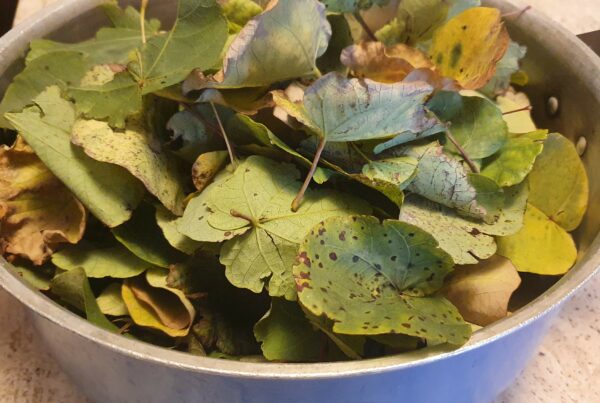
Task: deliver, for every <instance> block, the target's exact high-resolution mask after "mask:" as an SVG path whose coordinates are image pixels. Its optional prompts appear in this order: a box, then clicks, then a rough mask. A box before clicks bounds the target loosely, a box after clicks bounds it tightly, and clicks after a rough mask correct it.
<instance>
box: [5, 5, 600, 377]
mask: <svg viewBox="0 0 600 403" xmlns="http://www.w3.org/2000/svg"><path fill="white" fill-rule="evenodd" d="M103 2H104V1H103V0H63V1H60V2H56V3H54V4H53V5H50V6H49V7H47V8H45V9H44V10H42V11H40V12H38V13H36V14H35V15H33V16H32V17H30V18H28V19H26V20H25V21H24V22H22V23H21V24H19V25H17V26H16V27H14V28H13V29H12V30H11V31H10V32H8V33H7V34H6V35H5V36H3V37H2V38H0V55H3V54H5V53H8V54H9V55H10V56H11V58H10V59H11V60H9V57H6V58H5V57H2V58H0V74H2V73H3V72H4V70H5V69H6V68H7V67H8V65H10V63H12V62H13V61H14V59H15V57H13V56H15V55H21V54H22V53H23V52H24V51H25V50H26V49H27V48H28V44H29V41H30V38H37V37H41V36H44V35H45V34H47V33H49V32H52V31H53V30H54V29H57V28H59V27H60V26H61V25H63V24H64V22H66V21H68V20H70V19H72V18H73V16H77V15H81V14H83V13H85V12H87V11H89V10H90V9H92V8H94V7H96V6H98V5H99V4H102V3H103ZM487 3H488V4H491V5H493V6H495V7H498V8H500V9H502V11H503V12H511V11H515V10H521V9H522V8H523V7H522V6H521V5H519V4H517V3H515V2H513V0H489V1H487ZM518 24H519V25H523V26H525V25H527V26H537V27H539V28H543V29H545V30H552V31H554V32H555V33H557V34H558V35H559V36H561V37H562V38H563V39H564V43H562V44H561V45H560V46H561V49H562V47H565V46H567V48H566V49H567V51H568V52H569V57H573V58H576V59H577V60H586V63H588V64H589V65H591V66H592V68H590V69H587V70H586V71H585V72H583V73H582V74H583V75H586V74H587V75H589V76H590V77H589V78H590V82H598V84H599V85H596V86H594V90H593V92H594V96H595V97H596V98H597V99H599V100H600V80H598V79H597V77H596V76H594V77H592V72H594V71H595V72H597V71H600V58H598V57H597V56H596V55H595V54H594V53H593V52H592V51H591V50H590V49H589V48H588V47H587V46H586V45H585V44H584V43H583V42H581V41H580V40H579V39H577V38H576V37H575V36H574V35H573V34H571V33H570V32H569V31H567V30H566V29H565V28H563V27H561V26H559V25H558V24H556V23H555V22H553V21H551V20H550V19H549V18H547V17H545V16H544V15H543V14H541V13H540V12H538V11H536V10H528V11H527V13H525V14H524V15H522V16H521V18H520V20H519V21H518ZM42 27H43V28H42ZM599 102H600V101H599ZM599 265H600V234H599V235H597V236H596V237H595V239H594V241H593V242H592V244H591V245H590V246H589V248H588V251H587V253H586V255H585V256H584V257H583V258H582V259H581V260H580V261H579V262H578V263H577V264H576V265H575V266H574V267H573V268H572V269H571V270H570V271H569V273H567V274H566V275H565V276H564V277H563V278H562V279H561V280H559V281H558V282H557V283H556V284H555V285H554V286H553V287H551V288H550V289H549V290H547V291H546V292H545V293H544V294H542V295H541V296H539V297H538V298H536V299H535V300H534V301H532V302H531V303H529V304H527V305H526V306H524V307H523V308H521V309H519V310H518V311H516V312H515V313H514V314H513V315H511V316H509V317H507V318H504V319H502V320H499V321H498V322H495V323H494V324H492V325H489V326H486V327H484V328H482V329H481V330H479V331H477V332H475V333H474V334H473V336H472V337H471V339H470V340H469V342H468V343H467V344H465V345H464V346H462V347H461V348H459V349H455V350H449V349H448V347H445V346H438V347H432V348H428V349H424V350H420V351H417V352H413V353H406V354H401V355H395V356H387V357H382V358H375V359H365V360H360V361H344V362H337V363H311V364H295V363H251V362H239V361H230V360H222V359H215V358H209V357H198V356H193V355H190V354H187V353H183V352H177V351H171V350H168V349H165V348H161V347H158V346H154V345H151V344H148V343H145V342H140V341H136V340H131V339H128V338H125V337H123V336H121V335H117V334H114V333H110V332H108V331H106V330H103V329H100V328H98V327H96V326H94V325H93V324H91V323H89V322H88V321H86V320H85V319H83V318H81V317H79V316H78V315H76V314H74V313H72V312H70V311H69V310H67V309H66V308H63V307H61V306H60V305H58V304H56V303H54V302H52V301H51V300H50V299H49V298H48V297H46V296H45V295H43V294H42V293H40V292H38V291H37V290H35V289H33V288H32V287H30V286H29V285H28V284H26V283H25V282H24V280H22V279H21V278H20V277H19V275H18V274H16V273H15V272H14V271H13V270H7V269H8V267H7V262H6V261H5V260H4V259H3V258H1V257H0V286H2V287H3V288H4V289H5V290H6V291H8V292H9V293H10V294H11V295H12V296H13V297H15V298H16V299H18V300H19V301H20V302H22V303H23V304H24V305H26V306H27V307H28V308H29V309H30V310H32V311H34V312H35V313H36V314H38V315H39V316H41V317H42V318H44V319H45V320H48V321H50V322H53V323H54V324H56V325H58V326H60V327H62V328H64V329H66V330H68V331H70V332H73V333H75V334H77V335H79V336H80V337H83V338H85V339H88V340H89V341H90V342H94V343H98V344H100V345H102V346H103V347H105V348H107V349H110V350H113V351H115V352H118V353H120V354H123V355H126V356H128V357H131V358H134V359H138V360H143V361H146V362H148V363H149V364H155V365H164V366H167V367H172V368H176V369H180V370H186V371H190V372H194V373H200V374H207V375H216V376H227V377H243V378H249V379H257V380H259V379H284V380H285V379H287V380H294V379H298V380H299V379H330V378H340V377H351V376H357V375H366V374H378V373H383V372H388V371H391V370H403V369H409V368H412V367H418V366H422V365H427V364H430V363H434V362H436V361H441V360H444V359H447V358H451V357H454V356H457V355H460V354H466V353H469V352H471V351H474V350H477V349H479V348H482V347H484V346H486V345H488V344H490V343H493V342H494V341H496V340H498V339H500V338H502V337H505V336H507V335H509V334H511V333H513V332H516V331H518V330H519V329H521V328H524V327H526V326H528V325H529V324H530V323H532V322H534V321H536V320H537V319H538V318H540V317H542V316H545V315H546V314H549V313H550V312H551V311H552V310H554V309H555V308H558V307H559V306H560V305H561V304H562V303H563V302H564V301H565V300H566V299H567V298H568V297H569V296H571V295H572V294H573V293H574V292H575V291H577V290H578V289H579V288H580V287H581V286H582V285H583V284H584V283H585V282H586V281H587V280H588V279H589V278H590V277H591V276H593V275H594V273H595V272H596V269H597V267H598V266H599Z"/></svg>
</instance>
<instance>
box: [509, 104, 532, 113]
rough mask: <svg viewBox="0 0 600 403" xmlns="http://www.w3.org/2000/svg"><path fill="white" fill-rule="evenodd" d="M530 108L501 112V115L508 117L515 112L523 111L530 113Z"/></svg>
mask: <svg viewBox="0 0 600 403" xmlns="http://www.w3.org/2000/svg"><path fill="white" fill-rule="evenodd" d="M531 109H532V108H531V106H530V105H529V106H525V107H523V108H519V109H515V110H514V111H508V112H502V114H503V115H510V114H511V113H517V112H525V111H530V110H531Z"/></svg>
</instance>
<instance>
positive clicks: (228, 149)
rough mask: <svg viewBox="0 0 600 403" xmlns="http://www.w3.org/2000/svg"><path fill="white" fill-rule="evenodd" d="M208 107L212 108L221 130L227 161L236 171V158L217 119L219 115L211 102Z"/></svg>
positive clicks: (221, 124)
mask: <svg viewBox="0 0 600 403" xmlns="http://www.w3.org/2000/svg"><path fill="white" fill-rule="evenodd" d="M210 106H211V107H212V110H213V112H214V114H215V117H216V118H217V123H218V124H219V129H221V134H222V135H223V139H224V140H225V145H226V146H227V152H228V153H229V159H230V160H231V165H232V166H233V169H237V167H238V161H237V158H236V157H235V152H234V151H233V147H232V145H231V143H230V142H229V138H228V137H227V133H226V132H225V128H224V127H223V123H222V122H221V118H220V117H219V113H218V112H217V108H215V104H214V103H212V102H211V103H210Z"/></svg>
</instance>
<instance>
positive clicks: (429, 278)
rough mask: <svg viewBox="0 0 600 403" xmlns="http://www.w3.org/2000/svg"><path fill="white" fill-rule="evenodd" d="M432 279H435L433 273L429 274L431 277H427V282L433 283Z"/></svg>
mask: <svg viewBox="0 0 600 403" xmlns="http://www.w3.org/2000/svg"><path fill="white" fill-rule="evenodd" d="M434 277H435V273H431V275H430V276H429V277H427V282H429V283H431V282H432V281H433V278H434Z"/></svg>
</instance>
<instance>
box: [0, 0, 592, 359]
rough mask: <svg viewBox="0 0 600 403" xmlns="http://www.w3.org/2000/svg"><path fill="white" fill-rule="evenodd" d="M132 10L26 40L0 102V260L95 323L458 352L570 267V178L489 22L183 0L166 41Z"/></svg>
mask: <svg viewBox="0 0 600 403" xmlns="http://www.w3.org/2000/svg"><path fill="white" fill-rule="evenodd" d="M146 3H147V2H143V4H144V5H143V6H142V9H141V10H140V11H137V10H135V9H133V8H126V9H121V8H119V7H118V6H117V5H116V4H113V3H108V4H106V5H105V6H104V7H103V8H104V10H105V12H106V15H107V16H108V18H109V19H110V21H111V23H112V26H109V27H105V28H102V29H100V30H99V31H98V33H97V35H96V36H95V37H94V38H92V39H89V40H86V41H84V42H80V43H58V42H54V41H51V40H45V39H43V40H35V41H33V42H32V43H31V50H30V52H29V54H28V55H27V58H26V62H25V68H24V70H23V71H22V72H21V73H20V74H19V75H17V76H16V77H15V78H14V81H13V82H12V84H11V85H10V86H9V87H8V89H7V91H6V93H5V95H4V98H3V100H2V102H1V103H0V116H1V117H0V125H1V126H2V127H4V128H5V129H6V130H5V132H4V134H3V137H2V141H3V145H1V146H0V147H1V148H0V252H1V253H2V255H3V256H4V257H5V258H6V260H8V261H9V262H11V267H14V269H15V270H16V271H17V272H19V273H20V274H21V275H22V276H23V278H25V279H26V280H28V281H29V282H30V283H31V284H32V285H33V286H34V287H36V288H37V289H39V290H42V291H43V292H45V293H47V294H48V295H49V296H50V297H52V298H53V299H55V300H56V301H59V302H60V303H61V304H64V305H66V306H68V307H70V308H72V309H73V310H74V311H76V312H78V313H80V314H81V315H82V316H85V317H86V318H87V319H88V320H89V321H90V322H92V323H94V324H96V325H98V326H101V327H103V328H105V329H108V330H109V331H113V332H118V333H122V334H125V335H126V336H127V337H132V338H137V339H140V340H145V341H148V342H152V343H155V344H158V345H161V346H165V347H169V348H175V349H178V350H183V351H189V352H190V353H193V354H198V355H208V356H211V357H221V358H229V359H243V360H259V361H260V360H269V361H292V362H307V361H332V360H344V359H360V358H365V357H376V356H381V355H384V354H389V353H397V352H403V351H410V350H415V349H418V348H422V347H424V346H432V345H439V344H447V345H450V346H460V345H462V344H464V343H465V342H466V341H467V340H469V337H470V335H471V333H472V331H473V329H474V328H477V327H478V326H486V325H488V324H490V323H492V322H494V321H496V320H498V319H501V318H503V317H505V316H506V315H507V310H508V304H509V299H510V297H511V295H512V294H513V292H514V291H515V290H516V289H517V288H518V287H519V285H520V283H521V279H520V275H519V272H527V273H534V274H537V275H548V276H550V275H551V276H558V275H562V274H564V273H566V272H567V271H568V270H569V269H570V267H571V266H572V265H573V264H574V262H575V259H576V257H577V249H576V246H575V243H574V241H573V238H572V237H571V235H570V234H569V232H570V231H573V230H574V229H576V228H577V226H578V225H579V224H580V222H581V221H582V218H583V215H584V213H585V210H586V207H587V202H588V182H587V176H586V172H585V170H584V168H583V165H582V163H581V160H580V156H579V155H578V153H577V151H576V149H575V147H574V146H573V144H572V143H571V142H570V141H569V140H567V139H566V138H565V137H563V136H562V135H560V134H557V133H551V134H549V133H548V131H547V130H538V129H537V128H536V127H535V125H534V124H533V121H532V120H531V117H530V111H529V109H530V107H529V105H528V101H527V99H526V97H525V96H524V95H523V94H521V93H515V92H513V91H512V89H511V87H510V86H511V85H523V84H525V82H526V79H527V76H526V74H525V73H524V72H523V71H521V70H520V66H519V63H520V60H521V59H522V58H523V57H524V56H525V52H526V49H525V48H524V47H523V46H521V45H519V44H517V43H515V42H513V41H511V39H510V37H509V35H508V32H507V29H506V28H505V26H504V23H503V19H502V16H501V14H500V12H499V11H498V10H496V9H493V8H486V7H481V6H480V4H479V1H478V0H431V1H421V0H403V1H402V2H401V3H400V6H398V7H397V10H393V9H391V8H390V7H389V6H388V9H386V10H387V15H394V17H393V18H392V19H391V20H389V21H387V22H386V23H385V25H382V26H380V27H376V26H373V24H372V23H369V22H368V21H367V20H368V19H369V13H370V12H378V11H381V7H384V6H386V5H387V1H386V0H371V1H367V0H360V1H356V0H355V1H347V0H346V1H342V0H328V1H321V2H319V1H316V0H278V1H277V0H274V1H271V2H265V1H251V0H228V1H227V0H222V1H218V2H217V1H215V0H203V1H198V0H179V3H178V5H177V13H176V14H177V19H176V20H175V23H174V24H173V26H172V27H171V28H170V29H166V28H162V27H161V25H160V23H159V21H157V20H154V19H147V18H146V11H147V10H146V7H147V4H146ZM267 3H268V4H267ZM371 7H373V10H371V11H367V10H368V9H370V8H371ZM151 11H152V7H151V6H150V8H149V10H148V12H151ZM365 12H366V13H365ZM11 133H12V134H11Z"/></svg>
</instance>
